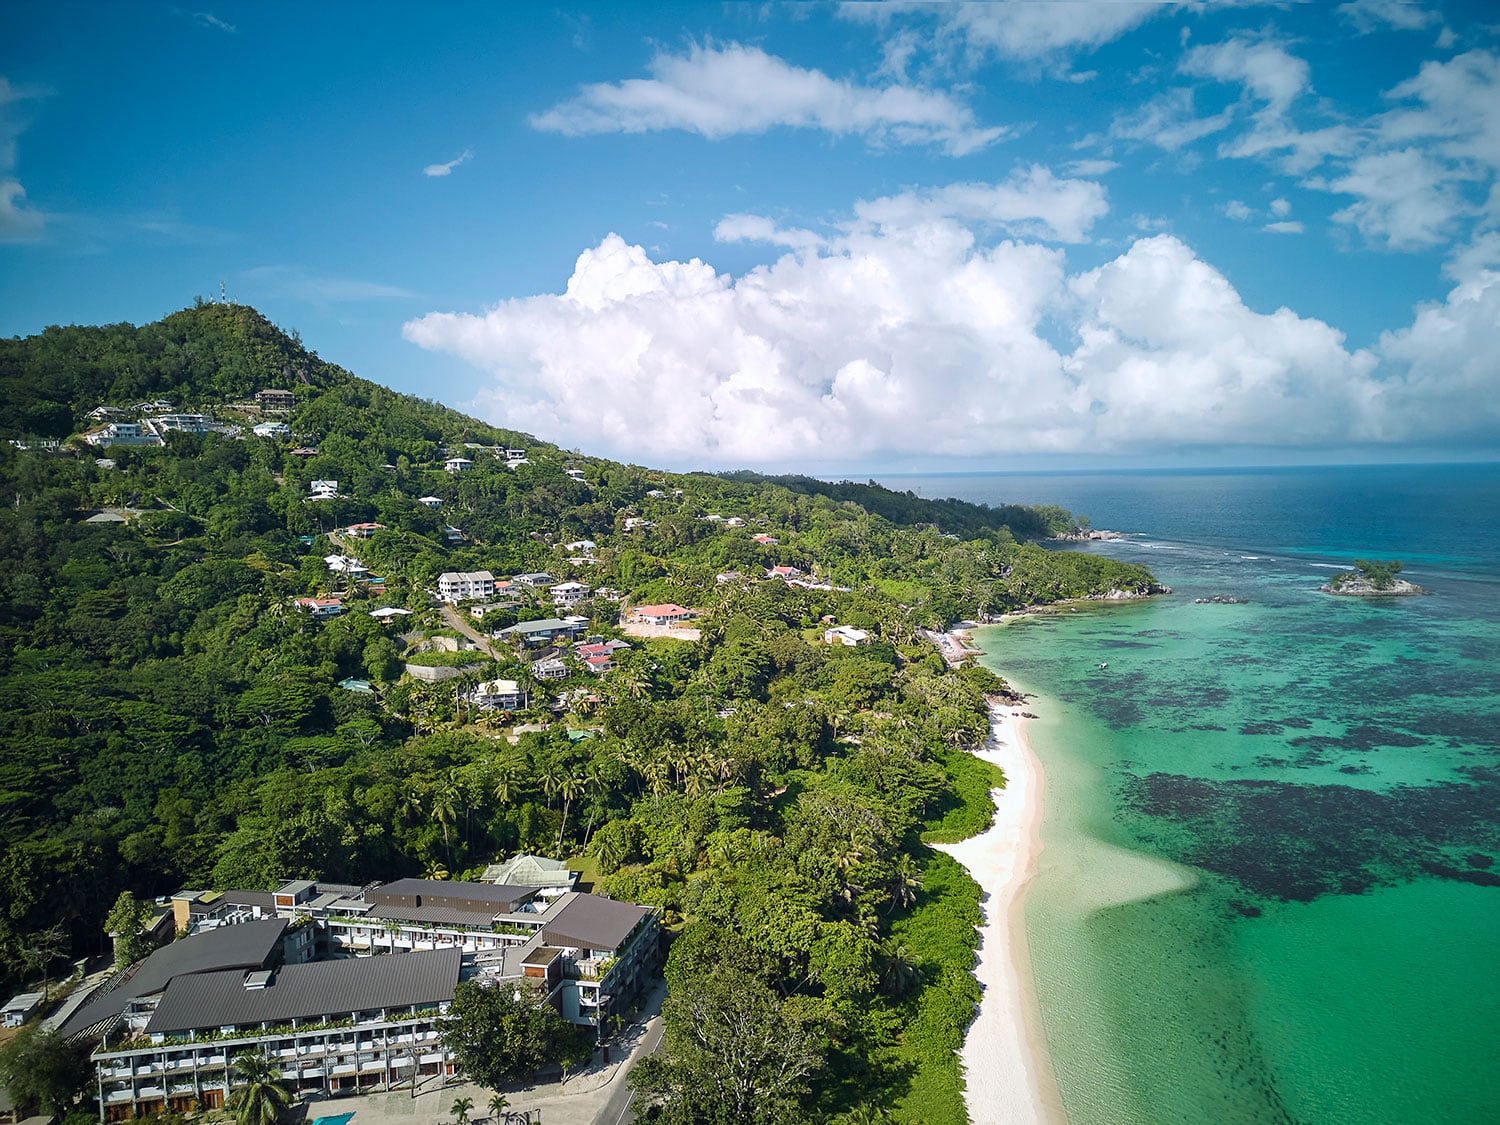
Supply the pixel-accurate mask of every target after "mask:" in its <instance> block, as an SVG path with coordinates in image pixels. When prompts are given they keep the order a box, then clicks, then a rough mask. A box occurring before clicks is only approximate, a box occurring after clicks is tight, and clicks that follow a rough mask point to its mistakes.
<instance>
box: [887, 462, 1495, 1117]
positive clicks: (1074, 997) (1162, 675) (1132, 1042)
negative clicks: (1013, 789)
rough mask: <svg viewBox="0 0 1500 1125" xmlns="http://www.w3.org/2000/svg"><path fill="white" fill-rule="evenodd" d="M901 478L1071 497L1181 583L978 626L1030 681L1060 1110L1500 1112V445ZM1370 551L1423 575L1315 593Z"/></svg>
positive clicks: (1043, 969)
mask: <svg viewBox="0 0 1500 1125" xmlns="http://www.w3.org/2000/svg"><path fill="white" fill-rule="evenodd" d="M882 483H884V484H887V485H888V486H890V487H893V488H897V489H900V490H902V491H905V490H908V489H909V490H911V491H914V492H916V493H918V494H919V495H922V496H927V497H937V496H957V497H959V498H961V499H965V500H973V501H978V502H984V503H992V504H999V503H1027V504H1058V505H1061V506H1063V507H1066V508H1068V509H1070V510H1072V511H1073V512H1074V513H1076V514H1083V515H1087V516H1089V517H1090V518H1091V520H1092V521H1093V525H1094V526H1095V527H1099V528H1110V529H1114V530H1118V531H1122V532H1126V533H1129V534H1128V537H1127V538H1125V539H1123V540H1119V541H1114V542H1103V543H1091V544H1088V545H1086V546H1085V547H1084V549H1086V550H1090V551H1097V552H1099V553H1102V554H1108V555H1111V556H1113V557H1116V558H1120V559H1125V560H1128V561H1132V562H1144V563H1146V564H1147V565H1149V566H1150V567H1151V568H1152V570H1153V571H1154V572H1155V574H1156V576H1157V578H1158V579H1159V580H1160V581H1162V582H1165V583H1167V584H1168V585H1170V586H1171V587H1172V588H1173V591H1174V592H1173V593H1172V594H1171V595H1170V596H1167V597H1162V598H1157V599H1153V600H1151V601H1150V602H1147V603H1144V604H1127V605H1110V606H1098V607H1093V606H1087V607H1083V608H1081V609H1080V610H1079V611H1077V612H1063V613H1059V614H1056V615H1051V616H1037V617H1030V618H1025V619H1022V620H1020V621H1017V622H1013V623H1011V624H1007V625H1003V626H996V627H994V628H989V629H983V630H980V631H979V632H978V634H977V639H978V640H979V641H980V644H981V645H982V647H984V648H985V649H986V650H987V651H988V653H989V656H988V657H987V658H986V663H988V664H989V665H990V666H991V667H993V668H995V669H996V670H997V671H999V672H1000V673H1001V674H1003V675H1004V676H1005V677H1006V678H1007V679H1009V680H1010V681H1011V682H1012V683H1014V684H1015V685H1017V686H1018V687H1020V688H1022V689H1023V690H1025V691H1028V692H1033V693H1035V694H1036V696H1037V698H1036V699H1035V700H1034V701H1033V702H1032V704H1031V706H1032V709H1033V710H1034V711H1036V712H1037V713H1038V715H1039V716H1040V718H1039V719H1038V721H1037V722H1035V723H1033V724H1032V726H1031V728H1030V735H1031V743H1032V745H1033V747H1034V749H1035V750H1036V753H1037V756H1038V757H1039V759H1040V760H1041V762H1042V766H1043V769H1044V771H1045V773H1046V787H1045V792H1044V797H1043V828H1042V852H1041V855H1040V859H1039V862H1038V875H1037V879H1036V880H1035V882H1034V883H1033V884H1032V886H1031V888H1030V890H1029V891H1028V895H1027V899H1026V925H1027V930H1028V934H1029V939H1030V949H1031V959H1032V971H1033V974H1034V977H1035V981H1036V986H1037V992H1038V996H1039V999H1040V1004H1041V1009H1042V1016H1043V1024H1044V1032H1045V1039H1046V1042H1047V1046H1048V1051H1049V1054H1050V1056H1051V1059H1052V1064H1053V1068H1054V1070H1055V1071H1056V1073H1057V1078H1058V1083H1059V1086H1060V1088H1061V1093H1062V1096H1063V1100H1064V1103H1065V1105H1066V1107H1067V1110H1068V1114H1069V1118H1070V1119H1071V1120H1072V1121H1073V1122H1076V1123H1078V1125H1090V1123H1103V1122H1110V1123H1114V1122H1143V1123H1144V1122H1152V1123H1154V1122H1194V1123H1196V1122H1305V1123H1323V1122H1327V1123H1340V1125H1342V1123H1347V1122H1360V1123H1374V1122H1390V1123H1392V1125H1395V1123H1401V1125H1419V1123H1425V1122H1432V1123H1438V1122H1443V1123H1447V1122H1481V1121H1500V1078H1497V1069H1496V1066H1495V1060H1496V1055H1497V1048H1500V466H1495V465H1464V466H1381V467H1366V468H1317V469H1284V470H1234V471H1201V472H1166V473H1149V472H1131V473H1122V474H1102V473H1100V474H1091V473H1070V474H1057V475H1032V474H982V475H947V476H923V477H917V476H899V477H897V476H893V477H888V478H885V479H884V480H883V481H882ZM1355 558H1378V559H1390V558H1399V559H1402V560H1404V562H1405V564H1406V571H1405V574H1404V577H1407V578H1410V579H1411V580H1412V581H1414V582H1416V583H1418V584H1419V585H1421V586H1423V587H1424V588H1426V589H1427V590H1428V591H1430V596H1428V597H1414V598H1401V599H1390V600H1386V601H1380V602H1373V601H1366V600H1357V599H1344V598H1333V597H1329V596H1328V595H1325V594H1321V593H1319V592H1318V586H1319V585H1320V584H1321V583H1322V582H1323V581H1325V580H1326V579H1327V577H1328V576H1329V575H1331V574H1333V573H1335V572H1336V571H1337V570H1339V569H1342V568H1344V567H1346V566H1347V565H1348V564H1349V562H1350V561H1351V560H1353V559H1355ZM1215 596H1219V597H1224V598H1236V599H1241V601H1242V604H1215V603H1200V602H1197V601H1196V600H1195V599H1198V598H1211V597H1215ZM1100 664H1105V665H1107V667H1105V668H1100V667H1099V665H1100Z"/></svg>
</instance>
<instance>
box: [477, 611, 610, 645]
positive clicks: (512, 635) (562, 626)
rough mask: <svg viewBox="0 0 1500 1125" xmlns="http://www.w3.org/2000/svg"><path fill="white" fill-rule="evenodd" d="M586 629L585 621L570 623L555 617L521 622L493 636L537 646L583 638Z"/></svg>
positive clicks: (586, 623) (586, 622)
mask: <svg viewBox="0 0 1500 1125" xmlns="http://www.w3.org/2000/svg"><path fill="white" fill-rule="evenodd" d="M587 627H588V621H587V620H581V621H570V620H560V619H558V618H556V617H544V618H543V619H542V620H540V621H522V622H520V623H519V624H516V625H511V626H509V627H507V628H505V629H501V630H500V631H499V632H497V633H496V634H495V636H496V637H497V638H498V639H500V640H502V641H511V642H514V643H517V644H524V645H531V646H539V645H549V644H552V643H553V642H555V641H571V640H575V639H577V638H578V637H581V636H583V632H584V630H585V629H586V628H587Z"/></svg>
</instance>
